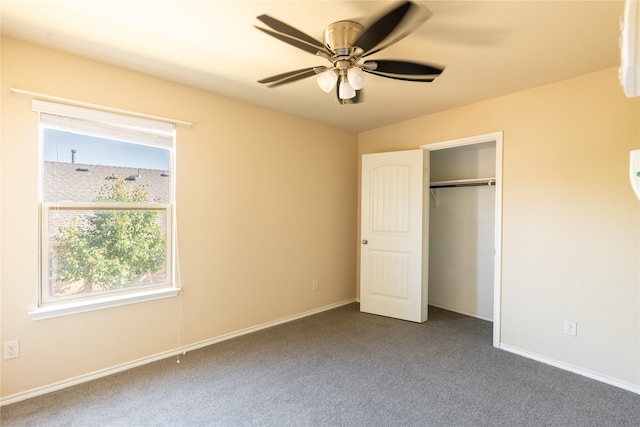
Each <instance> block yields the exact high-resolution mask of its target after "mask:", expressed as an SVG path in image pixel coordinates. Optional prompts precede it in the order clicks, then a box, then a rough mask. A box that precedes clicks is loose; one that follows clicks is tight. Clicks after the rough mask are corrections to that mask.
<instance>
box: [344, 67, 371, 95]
mask: <svg viewBox="0 0 640 427" xmlns="http://www.w3.org/2000/svg"><path fill="white" fill-rule="evenodd" d="M347 79H348V80H349V84H350V85H351V87H352V88H354V89H355V90H360V89H362V88H363V87H364V85H365V84H366V83H367V74H366V73H365V72H364V71H362V70H361V69H360V68H359V67H351V68H349V71H347Z"/></svg>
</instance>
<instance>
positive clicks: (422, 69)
mask: <svg viewBox="0 0 640 427" xmlns="http://www.w3.org/2000/svg"><path fill="white" fill-rule="evenodd" d="M363 66H364V68H365V71H367V70H369V71H375V72H378V73H387V74H403V75H409V76H422V75H424V76H431V75H438V74H440V73H442V71H444V69H443V68H437V67H432V66H430V65H426V64H421V63H419V62H409V61H396V60H393V59H379V60H371V61H365V62H364V64H363Z"/></svg>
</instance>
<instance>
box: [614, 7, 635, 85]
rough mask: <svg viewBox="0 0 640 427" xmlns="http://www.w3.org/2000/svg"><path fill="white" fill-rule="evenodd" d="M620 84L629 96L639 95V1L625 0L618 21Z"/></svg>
mask: <svg viewBox="0 0 640 427" xmlns="http://www.w3.org/2000/svg"><path fill="white" fill-rule="evenodd" d="M620 57H621V58H620V59H621V61H620V70H619V74H620V84H622V87H623V89H624V93H625V94H626V95H627V97H629V98H633V97H636V96H640V1H639V0H627V3H626V5H625V8H624V16H623V17H622V20H621V21H620Z"/></svg>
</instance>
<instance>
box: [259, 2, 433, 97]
mask: <svg viewBox="0 0 640 427" xmlns="http://www.w3.org/2000/svg"><path fill="white" fill-rule="evenodd" d="M429 17H431V12H429V11H428V10H427V9H426V8H424V7H422V6H418V5H417V4H415V3H414V2H410V1H404V2H399V3H397V4H396V5H394V6H393V7H392V8H391V9H390V10H388V11H386V12H385V13H383V14H381V15H379V16H377V17H376V18H375V19H373V20H372V21H371V22H372V24H370V25H369V26H367V27H365V26H364V25H362V24H361V23H359V22H356V21H352V20H347V21H338V22H334V23H333V24H330V25H329V26H327V27H326V29H325V30H324V43H323V42H321V41H319V40H316V39H315V38H313V37H311V36H309V35H308V34H305V33H303V32H302V31H300V30H298V29H296V28H293V27H291V26H289V25H287V24H285V23H284V22H282V21H279V20H278V19H276V18H273V17H271V16H268V15H260V16H258V17H257V19H258V20H260V21H261V22H262V23H263V24H265V25H266V26H268V27H269V28H270V29H268V28H262V27H258V26H256V28H257V29H258V30H260V31H262V32H264V33H266V34H269V35H270V36H272V37H275V38H276V39H278V40H280V41H283V42H285V43H288V44H290V45H292V46H295V47H297V48H299V49H302V50H304V51H306V52H308V53H311V54H312V55H315V56H320V57H322V58H325V59H327V60H328V61H329V62H331V65H328V66H326V65H320V66H316V67H309V68H302V69H299V70H294V71H289V72H286V73H282V74H277V75H275V76H271V77H267V78H265V79H262V80H258V83H263V84H265V85H267V86H268V87H276V86H280V85H283V84H285V83H291V82H295V81H297V80H301V79H304V78H307V77H311V76H314V75H317V82H318V85H319V86H320V88H321V89H322V90H323V91H325V92H327V93H329V92H331V91H332V90H333V88H334V87H335V88H336V97H337V100H338V102H339V103H340V104H355V103H358V102H361V101H362V99H363V98H362V88H363V87H364V85H365V83H366V81H367V74H372V75H376V76H380V77H386V78H389V79H395V80H404V81H410V82H431V81H433V80H434V79H435V78H436V77H438V76H439V75H440V73H442V71H443V70H444V68H439V67H435V66H432V65H427V64H422V63H419V62H409V61H399V60H391V59H385V60H383V59H378V60H364V61H362V59H363V58H366V57H368V56H370V55H373V54H375V53H378V52H380V51H381V50H382V49H385V48H387V47H389V46H391V45H392V44H394V43H396V42H397V41H399V40H401V39H402V38H404V37H406V36H407V35H408V34H410V33H411V32H412V31H414V30H415V29H416V28H417V27H418V26H419V25H421V24H422V23H423V22H424V21H426V20H427V19H428V18H429Z"/></svg>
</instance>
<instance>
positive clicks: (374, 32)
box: [353, 1, 413, 53]
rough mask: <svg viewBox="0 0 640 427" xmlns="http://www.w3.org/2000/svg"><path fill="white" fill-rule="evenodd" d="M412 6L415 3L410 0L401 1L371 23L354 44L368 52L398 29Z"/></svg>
mask: <svg viewBox="0 0 640 427" xmlns="http://www.w3.org/2000/svg"><path fill="white" fill-rule="evenodd" d="M412 6H413V3H412V2H410V1H405V2H402V3H400V5H398V6H396V7H394V8H393V9H392V10H391V11H389V12H387V13H386V14H384V15H382V16H381V17H380V18H378V19H377V20H376V21H375V22H374V23H373V24H371V25H370V26H369V28H367V29H366V30H365V31H364V32H363V33H362V34H361V35H360V37H358V39H357V40H356V41H355V42H354V44H353V45H354V46H358V47H359V48H361V49H362V50H363V51H364V53H367V52H368V51H370V50H371V49H373V48H374V47H376V46H377V45H378V44H379V43H380V42H382V41H383V40H384V39H385V38H387V37H388V36H389V34H391V33H392V32H393V30H395V29H396V27H397V26H398V24H400V22H401V21H402V20H403V18H404V17H405V15H406V14H407V12H408V11H409V9H410V8H411V7H412Z"/></svg>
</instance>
